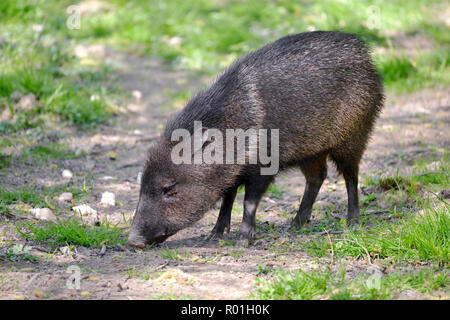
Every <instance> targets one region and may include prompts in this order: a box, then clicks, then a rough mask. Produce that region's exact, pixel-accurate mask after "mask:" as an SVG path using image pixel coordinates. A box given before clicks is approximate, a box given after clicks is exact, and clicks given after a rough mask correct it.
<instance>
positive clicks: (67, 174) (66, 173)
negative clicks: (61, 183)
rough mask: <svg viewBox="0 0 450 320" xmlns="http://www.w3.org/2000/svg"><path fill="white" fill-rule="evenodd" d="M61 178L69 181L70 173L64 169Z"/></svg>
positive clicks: (71, 175)
mask: <svg viewBox="0 0 450 320" xmlns="http://www.w3.org/2000/svg"><path fill="white" fill-rule="evenodd" d="M62 176H63V178H67V179H71V178H72V177H73V174H72V171H70V170H67V169H64V170H63V172H62Z"/></svg>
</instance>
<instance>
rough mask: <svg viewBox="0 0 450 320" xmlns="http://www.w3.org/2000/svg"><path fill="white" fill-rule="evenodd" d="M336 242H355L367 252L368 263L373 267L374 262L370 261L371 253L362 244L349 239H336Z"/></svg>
mask: <svg viewBox="0 0 450 320" xmlns="http://www.w3.org/2000/svg"><path fill="white" fill-rule="evenodd" d="M335 240H336V241H348V242H353V243H355V244H357V245H358V246H360V247H361V248H363V250H364V251H365V252H366V255H367V262H368V263H369V264H370V265H373V263H372V261H371V260H370V254H369V251H368V250H367V249H366V247H364V246H363V245H362V244H360V243H359V242H356V241H354V240H349V239H335Z"/></svg>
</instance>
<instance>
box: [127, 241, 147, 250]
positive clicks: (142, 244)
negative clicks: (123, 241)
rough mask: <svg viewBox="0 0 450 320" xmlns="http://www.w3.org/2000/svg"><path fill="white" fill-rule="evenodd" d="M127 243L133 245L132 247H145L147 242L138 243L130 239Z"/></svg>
mask: <svg viewBox="0 0 450 320" xmlns="http://www.w3.org/2000/svg"><path fill="white" fill-rule="evenodd" d="M127 245H129V246H131V247H135V248H141V249H143V248H145V243H136V242H130V241H128V243H127Z"/></svg>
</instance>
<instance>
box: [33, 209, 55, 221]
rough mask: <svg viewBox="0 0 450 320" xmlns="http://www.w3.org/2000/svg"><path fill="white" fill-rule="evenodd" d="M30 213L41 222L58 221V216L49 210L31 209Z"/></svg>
mask: <svg viewBox="0 0 450 320" xmlns="http://www.w3.org/2000/svg"><path fill="white" fill-rule="evenodd" d="M30 212H31V213H32V214H33V215H34V216H35V217H36V218H37V219H40V220H45V221H54V220H56V216H55V215H54V214H53V212H52V210H50V209H49V208H35V209H30Z"/></svg>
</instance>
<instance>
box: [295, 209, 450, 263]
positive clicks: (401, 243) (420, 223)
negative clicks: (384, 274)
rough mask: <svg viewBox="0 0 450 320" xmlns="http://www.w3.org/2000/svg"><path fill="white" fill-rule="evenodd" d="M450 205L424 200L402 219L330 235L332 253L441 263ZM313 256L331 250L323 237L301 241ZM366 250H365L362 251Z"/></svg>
mask: <svg viewBox="0 0 450 320" xmlns="http://www.w3.org/2000/svg"><path fill="white" fill-rule="evenodd" d="M449 210H450V206H449V205H448V204H445V203H441V204H438V205H432V204H431V203H430V202H429V201H427V203H424V204H423V206H422V210H421V211H420V212H418V213H416V214H412V215H410V216H409V217H408V218H406V219H404V220H397V221H395V222H393V223H385V222H380V223H379V224H378V225H377V226H374V227H371V228H361V229H358V230H354V229H347V230H345V232H344V234H343V235H337V236H336V235H332V236H331V239H332V245H333V250H334V254H335V255H336V256H340V257H348V256H350V257H362V258H364V259H366V257H367V253H369V255H370V256H371V259H373V258H377V259H389V260H391V261H395V262H399V261H405V262H410V263H416V262H420V261H427V262H430V263H438V264H439V265H445V264H448V263H449V261H450V260H449V257H450V213H449V212H450V211H449ZM304 246H305V247H306V248H307V249H308V251H309V252H310V253H312V254H314V255H318V256H325V255H328V254H329V251H328V250H329V249H331V246H330V243H329V241H328V239H327V236H324V237H322V238H320V239H318V240H313V241H311V242H310V243H308V244H304ZM366 250H367V252H366Z"/></svg>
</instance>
